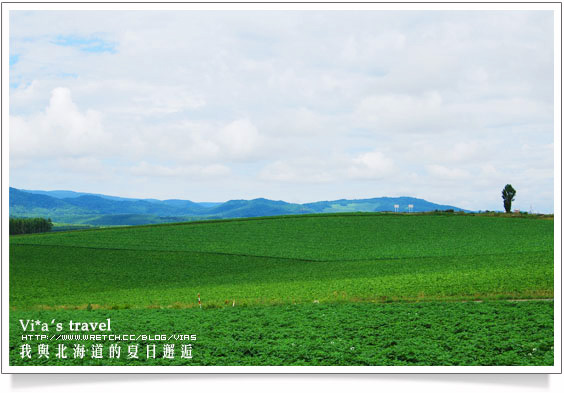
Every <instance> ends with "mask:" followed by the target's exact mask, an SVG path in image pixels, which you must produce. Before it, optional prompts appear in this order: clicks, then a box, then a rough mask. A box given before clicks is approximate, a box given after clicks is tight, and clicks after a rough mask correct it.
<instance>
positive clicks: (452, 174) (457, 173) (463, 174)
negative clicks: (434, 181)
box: [427, 164, 470, 180]
mask: <svg viewBox="0 0 564 393" xmlns="http://www.w3.org/2000/svg"><path fill="white" fill-rule="evenodd" d="M427 171H428V172H429V174H431V175H432V176H434V177H436V178H438V179H444V180H464V179H468V178H470V173H469V172H467V171H465V170H463V169H459V168H447V167H445V166H442V165H435V164H433V165H427Z"/></svg>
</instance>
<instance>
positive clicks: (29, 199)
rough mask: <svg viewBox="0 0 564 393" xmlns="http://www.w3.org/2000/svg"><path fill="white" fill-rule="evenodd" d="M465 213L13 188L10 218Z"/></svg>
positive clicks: (418, 203) (128, 221)
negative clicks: (148, 197)
mask: <svg viewBox="0 0 564 393" xmlns="http://www.w3.org/2000/svg"><path fill="white" fill-rule="evenodd" d="M410 204H411V205H413V211H414V212H425V211H433V210H448V209H453V210H454V211H467V210H464V209H461V208H458V207H455V206H449V205H438V204H436V203H432V202H428V201H426V200H424V199H418V198H411V197H398V198H388V197H381V198H371V199H339V200H336V201H321V202H313V203H304V204H297V203H288V202H284V201H273V200H269V199H264V198H258V199H252V200H230V201H227V202H223V203H220V202H200V203H198V202H192V201H189V200H181V199H167V200H158V199H135V198H121V197H116V196H110V195H103V194H90V193H83V192H75V191H64V190H60V191H41V190H20V189H16V188H11V187H10V216H12V217H45V218H51V219H52V220H53V221H54V222H59V223H68V224H83V225H94V226H106V225H143V224H157V223H164V222H181V221H192V220H202V219H221V218H237V217H260V216H278V215H287V214H312V213H338V212H381V211H394V205H399V206H400V208H399V211H400V212H407V211H408V205H410Z"/></svg>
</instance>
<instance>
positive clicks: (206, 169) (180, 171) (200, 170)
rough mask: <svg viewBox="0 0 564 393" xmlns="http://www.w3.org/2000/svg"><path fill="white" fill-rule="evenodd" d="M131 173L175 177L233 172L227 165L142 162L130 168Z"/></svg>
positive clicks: (220, 175) (197, 176) (217, 175)
mask: <svg viewBox="0 0 564 393" xmlns="http://www.w3.org/2000/svg"><path fill="white" fill-rule="evenodd" d="M130 173H131V174H133V175H135V176H145V177H163V176H164V177H174V178H182V177H189V178H208V177H213V178H217V177H223V176H227V175H229V174H230V173H231V171H230V169H229V168H228V167H226V166H225V165H219V164H213V165H188V166H165V165H153V164H149V163H147V162H144V161H143V162H141V163H139V164H138V165H136V166H134V167H132V168H130Z"/></svg>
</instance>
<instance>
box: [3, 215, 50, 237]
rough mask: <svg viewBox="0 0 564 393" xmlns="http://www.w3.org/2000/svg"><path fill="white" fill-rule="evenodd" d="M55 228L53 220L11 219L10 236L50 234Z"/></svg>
mask: <svg viewBox="0 0 564 393" xmlns="http://www.w3.org/2000/svg"><path fill="white" fill-rule="evenodd" d="M51 228H53V223H52V222H51V219H50V218H48V219H45V218H11V217H10V235H23V234H26V233H39V232H49V231H50V230H51Z"/></svg>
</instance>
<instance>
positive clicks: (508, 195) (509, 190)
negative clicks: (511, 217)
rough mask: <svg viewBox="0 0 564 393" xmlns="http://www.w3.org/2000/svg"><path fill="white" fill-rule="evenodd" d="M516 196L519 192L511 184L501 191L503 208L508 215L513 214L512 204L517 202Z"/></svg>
mask: <svg viewBox="0 0 564 393" xmlns="http://www.w3.org/2000/svg"><path fill="white" fill-rule="evenodd" d="M515 194H517V191H515V189H514V188H513V187H512V186H511V184H506V185H505V187H503V190H501V197H502V198H503V207H504V208H505V212H506V213H510V212H511V202H513V201H514V200H515Z"/></svg>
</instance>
